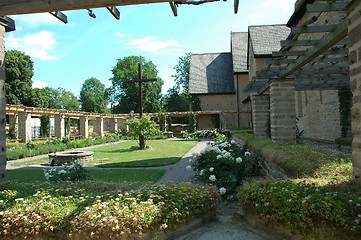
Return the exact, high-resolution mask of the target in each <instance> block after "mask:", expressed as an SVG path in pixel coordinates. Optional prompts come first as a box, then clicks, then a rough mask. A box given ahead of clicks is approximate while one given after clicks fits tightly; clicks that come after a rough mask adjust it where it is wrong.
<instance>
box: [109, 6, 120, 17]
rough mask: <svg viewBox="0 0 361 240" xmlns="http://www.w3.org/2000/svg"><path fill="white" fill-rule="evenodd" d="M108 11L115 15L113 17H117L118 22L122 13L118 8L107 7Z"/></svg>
mask: <svg viewBox="0 0 361 240" xmlns="http://www.w3.org/2000/svg"><path fill="white" fill-rule="evenodd" d="M107 9H108V11H109V12H110V13H111V14H112V15H113V17H115V19H117V20H119V19H120V12H119V10H118V9H117V8H116V7H114V6H112V7H107Z"/></svg>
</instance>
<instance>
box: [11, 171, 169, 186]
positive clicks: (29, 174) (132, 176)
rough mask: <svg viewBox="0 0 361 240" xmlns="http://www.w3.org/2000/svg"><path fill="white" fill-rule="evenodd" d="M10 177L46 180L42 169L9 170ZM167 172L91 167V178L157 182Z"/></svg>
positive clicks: (29, 181)
mask: <svg viewBox="0 0 361 240" xmlns="http://www.w3.org/2000/svg"><path fill="white" fill-rule="evenodd" d="M7 173H8V179H9V180H16V181H19V182H24V183H31V182H37V181H38V182H45V177H44V171H43V170H42V169H14V170H8V171H7ZM164 173H165V170H163V169H89V175H90V177H91V179H94V180H96V181H101V182H122V181H127V182H136V181H141V182H148V181H149V182H156V181H157V180H158V179H159V178H161V177H162V176H163V175H164Z"/></svg>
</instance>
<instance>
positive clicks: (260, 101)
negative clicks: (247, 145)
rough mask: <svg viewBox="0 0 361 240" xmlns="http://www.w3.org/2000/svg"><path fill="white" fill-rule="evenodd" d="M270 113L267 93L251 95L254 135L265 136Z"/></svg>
mask: <svg viewBox="0 0 361 240" xmlns="http://www.w3.org/2000/svg"><path fill="white" fill-rule="evenodd" d="M269 114H270V105H269V95H253V96H252V119H253V131H254V135H255V136H256V137H268V136H267V132H266V130H267V124H268V120H269V116H270V115H269Z"/></svg>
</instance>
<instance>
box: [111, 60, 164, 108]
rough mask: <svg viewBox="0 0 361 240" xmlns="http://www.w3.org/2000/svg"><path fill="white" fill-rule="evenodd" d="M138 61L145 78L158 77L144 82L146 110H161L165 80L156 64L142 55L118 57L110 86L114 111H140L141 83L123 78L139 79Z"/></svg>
mask: <svg viewBox="0 0 361 240" xmlns="http://www.w3.org/2000/svg"><path fill="white" fill-rule="evenodd" d="M138 63H140V64H141V66H142V77H143V78H158V81H156V82H147V83H143V109H144V112H159V111H160V110H161V108H162V105H161V91H162V85H163V81H162V79H160V78H159V77H158V76H157V75H158V71H157V68H156V66H155V65H154V64H153V63H152V62H151V61H147V60H146V59H145V58H144V57H142V56H129V57H125V58H123V59H118V62H117V65H116V66H115V67H113V69H112V73H113V77H112V78H111V81H112V86H111V88H110V91H109V93H110V99H111V103H112V113H129V112H130V111H131V110H134V111H135V112H139V95H138V94H139V84H138V83H123V82H122V81H123V80H134V79H138Z"/></svg>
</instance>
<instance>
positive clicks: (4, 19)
mask: <svg viewBox="0 0 361 240" xmlns="http://www.w3.org/2000/svg"><path fill="white" fill-rule="evenodd" d="M0 24H1V25H3V26H5V31H6V32H12V31H15V30H16V28H15V21H14V20H13V19H12V18H9V17H8V16H0ZM0 65H1V64H0Z"/></svg>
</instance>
